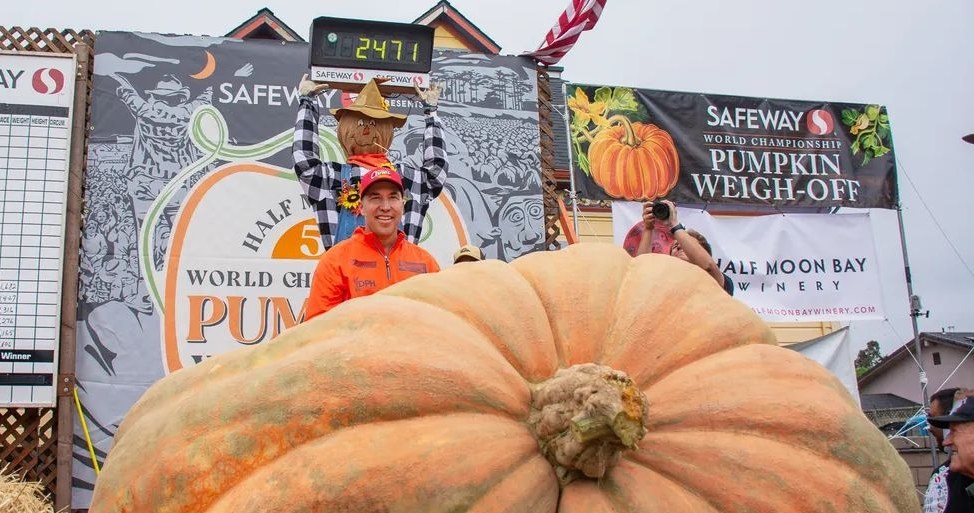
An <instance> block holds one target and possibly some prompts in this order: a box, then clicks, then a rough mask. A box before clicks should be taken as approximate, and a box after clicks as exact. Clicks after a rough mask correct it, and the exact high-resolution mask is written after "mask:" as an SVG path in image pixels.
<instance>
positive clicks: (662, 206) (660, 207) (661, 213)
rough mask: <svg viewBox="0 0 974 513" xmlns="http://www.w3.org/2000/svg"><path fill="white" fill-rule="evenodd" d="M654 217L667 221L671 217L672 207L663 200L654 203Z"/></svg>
mask: <svg viewBox="0 0 974 513" xmlns="http://www.w3.org/2000/svg"><path fill="white" fill-rule="evenodd" d="M653 217H655V218H656V219H659V220H660V221H666V220H667V219H669V218H670V207H669V206H668V205H667V204H666V203H663V202H656V203H653Z"/></svg>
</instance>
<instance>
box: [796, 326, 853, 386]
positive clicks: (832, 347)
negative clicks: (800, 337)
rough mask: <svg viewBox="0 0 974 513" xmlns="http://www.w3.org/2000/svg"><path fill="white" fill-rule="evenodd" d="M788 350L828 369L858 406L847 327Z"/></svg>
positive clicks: (800, 343)
mask: <svg viewBox="0 0 974 513" xmlns="http://www.w3.org/2000/svg"><path fill="white" fill-rule="evenodd" d="M788 349H791V350H794V351H798V352H799V353H801V354H803V355H805V356H806V357H808V358H811V359H812V360H815V361H816V362H818V363H819V364H821V365H822V366H823V367H825V368H826V369H828V370H829V372H831V373H832V374H834V375H835V377H837V378H839V381H841V382H842V384H843V385H845V388H846V390H848V391H849V393H850V394H852V397H853V399H855V400H856V404H859V386H858V385H857V381H856V362H855V355H853V353H852V348H851V347H850V342H849V327H848V326H847V327H844V328H842V329H840V330H837V331H833V332H832V333H829V334H828V335H824V336H821V337H818V338H813V339H812V340H807V341H805V342H799V343H797V344H792V345H790V346H788Z"/></svg>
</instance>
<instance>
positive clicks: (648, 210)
mask: <svg viewBox="0 0 974 513" xmlns="http://www.w3.org/2000/svg"><path fill="white" fill-rule="evenodd" d="M656 203H662V204H664V205H666V206H667V207H669V209H670V217H667V218H666V219H658V218H657V217H656V216H654V215H653V204H652V203H648V202H647V203H643V222H644V223H646V222H647V221H646V219H647V216H648V217H649V218H651V219H655V220H657V221H659V222H660V224H662V225H663V226H665V227H666V229H667V230H669V229H670V228H673V227H674V226H676V225H678V224H680V221H679V219H677V213H676V205H674V204H673V202H672V201H670V200H656ZM647 226H649V225H647Z"/></svg>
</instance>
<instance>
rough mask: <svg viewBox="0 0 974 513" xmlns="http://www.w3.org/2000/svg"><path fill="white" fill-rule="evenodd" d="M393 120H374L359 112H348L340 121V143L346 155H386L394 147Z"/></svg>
mask: <svg viewBox="0 0 974 513" xmlns="http://www.w3.org/2000/svg"><path fill="white" fill-rule="evenodd" d="M392 129H393V122H392V119H391V118H386V119H374V118H370V117H368V116H366V115H365V114H362V113H359V112H347V113H345V114H344V115H342V117H341V119H340V120H339V121H338V142H339V143H340V144H341V145H342V148H343V149H344V150H345V155H368V154H370V153H385V152H386V149H388V148H389V146H390V145H392Z"/></svg>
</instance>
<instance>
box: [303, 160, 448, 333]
mask: <svg viewBox="0 0 974 513" xmlns="http://www.w3.org/2000/svg"><path fill="white" fill-rule="evenodd" d="M359 190H360V191H361V198H362V216H363V217H364V218H365V226H364V227H362V226H360V227H358V228H356V229H355V232H354V233H352V236H351V237H350V238H349V239H347V240H344V241H342V242H339V243H338V244H336V245H335V246H334V247H332V248H331V249H329V250H328V251H326V252H325V254H324V255H323V256H322V257H321V260H319V261H318V267H317V268H315V274H314V277H313V278H312V279H311V294H310V295H309V296H308V304H307V312H306V316H305V320H308V319H311V318H313V317H315V316H318V315H321V314H323V313H325V312H327V311H328V310H331V309H332V308H334V307H335V306H337V305H338V304H340V303H342V302H344V301H347V300H349V299H352V298H355V297H361V296H368V295H371V294H374V293H376V292H378V291H380V290H382V289H384V288H386V287H388V286H389V285H392V284H393V283H398V282H400V281H403V280H405V279H407V278H410V277H412V276H415V275H417V274H425V273H433V272H437V271H439V270H440V266H439V265H437V263H436V260H434V259H433V256H432V255H430V254H429V253H428V252H427V251H426V250H425V249H423V248H421V247H419V246H417V245H416V244H413V243H411V242H409V241H407V240H406V234H405V233H404V232H403V231H402V230H400V229H399V224H400V222H402V216H403V205H404V200H403V185H402V177H400V176H399V173H397V172H396V171H395V170H392V169H386V168H380V169H377V170H374V171H368V172H367V173H365V174H363V176H362V181H361V182H359Z"/></svg>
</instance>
